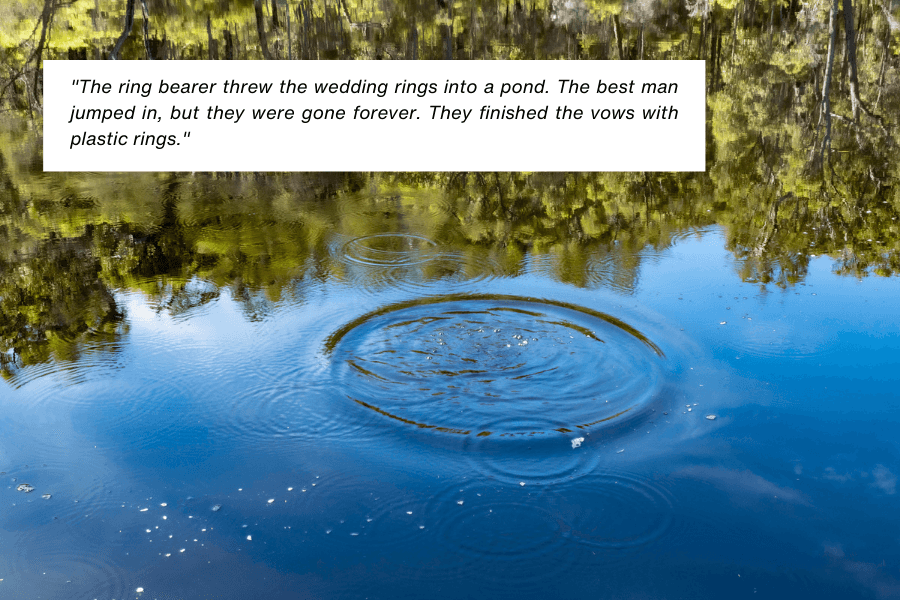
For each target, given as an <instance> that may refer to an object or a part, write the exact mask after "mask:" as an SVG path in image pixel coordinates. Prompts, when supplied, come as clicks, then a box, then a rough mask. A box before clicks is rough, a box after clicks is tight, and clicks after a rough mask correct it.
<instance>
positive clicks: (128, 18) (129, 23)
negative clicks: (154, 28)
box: [109, 0, 134, 60]
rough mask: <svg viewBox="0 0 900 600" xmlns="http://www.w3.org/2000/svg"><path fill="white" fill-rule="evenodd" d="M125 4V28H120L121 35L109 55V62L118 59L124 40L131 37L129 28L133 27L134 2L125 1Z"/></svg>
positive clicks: (131, 0)
mask: <svg viewBox="0 0 900 600" xmlns="http://www.w3.org/2000/svg"><path fill="white" fill-rule="evenodd" d="M127 2H128V4H127V5H126V6H125V26H124V27H123V28H122V35H120V36H119V39H118V41H117V42H116V45H115V47H114V48H113V51H112V53H111V54H110V55H109V59H110V60H118V59H119V52H121V50H122V46H124V45H125V40H127V39H128V36H129V35H131V28H132V27H133V26H134V0H127Z"/></svg>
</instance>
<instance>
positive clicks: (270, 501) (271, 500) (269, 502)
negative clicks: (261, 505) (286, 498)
mask: <svg viewBox="0 0 900 600" xmlns="http://www.w3.org/2000/svg"><path fill="white" fill-rule="evenodd" d="M273 502H275V498H269V501H268V503H267V504H272V503H273Z"/></svg>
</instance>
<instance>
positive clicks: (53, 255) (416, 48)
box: [0, 0, 900, 377]
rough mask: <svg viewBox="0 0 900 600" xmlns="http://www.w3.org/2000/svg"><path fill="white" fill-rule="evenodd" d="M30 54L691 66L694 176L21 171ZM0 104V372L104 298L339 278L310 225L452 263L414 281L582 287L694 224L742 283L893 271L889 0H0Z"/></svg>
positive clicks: (896, 107) (896, 24) (76, 326)
mask: <svg viewBox="0 0 900 600" xmlns="http://www.w3.org/2000/svg"><path fill="white" fill-rule="evenodd" d="M46 59H70V60H106V59H122V60H147V59H151V60H172V59H175V60H192V59H212V60H351V59H352V60H421V59H441V60H528V59H560V60H680V59H701V60H706V61H707V82H706V88H707V99H708V115H707V117H708V118H707V171H706V173H681V174H679V173H343V174H338V173H289V174H280V173H158V174H148V173H142V174H137V173H135V174H121V175H111V176H107V175H103V176H97V175H93V174H89V173H44V172H43V169H42V154H41V152H42V150H41V133H40V132H41V103H42V80H41V77H42V74H41V64H42V61H43V60H46ZM0 110H2V111H3V113H2V114H3V116H2V117H0V373H2V374H3V375H4V376H5V377H10V376H11V374H12V373H13V372H15V370H16V369H17V368H19V367H21V366H23V365H26V364H34V363H38V362H42V361H46V360H50V359H52V358H56V359H63V360H65V359H68V358H71V355H72V353H74V352H77V351H78V350H76V347H77V346H78V344H76V343H75V342H79V341H84V340H86V339H95V338H103V339H105V338H109V339H114V338H115V337H116V336H118V335H120V334H121V333H122V331H123V328H124V327H125V322H126V321H125V319H124V313H123V309H122V307H120V306H118V304H117V302H116V292H117V291H127V290H134V291H139V292H141V293H143V294H146V295H147V296H148V297H150V298H151V299H153V301H154V302H155V303H156V304H157V305H158V306H160V307H161V309H165V310H170V311H179V310H186V309H187V308H189V307H191V306H196V305H197V304H202V303H205V302H209V301H210V300H211V299H213V298H215V297H216V296H217V295H218V294H219V293H220V289H224V288H229V289H230V290H231V291H230V293H231V294H232V295H233V296H234V297H235V298H238V299H244V301H245V303H246V305H247V307H248V308H247V310H248V315H251V314H252V313H253V310H254V308H253V307H254V306H255V305H256V304H257V303H258V302H260V301H263V302H278V301H279V300H280V299H281V298H282V297H283V296H284V295H286V294H292V293H302V292H298V291H297V290H298V287H302V286H298V285H297V284H296V282H297V281H302V280H304V279H305V278H316V277H322V276H323V273H326V272H327V273H329V275H330V276H335V274H336V273H337V274H338V276H340V272H341V269H342V268H344V267H343V266H342V265H341V264H340V263H339V261H335V259H334V257H333V253H332V252H331V250H330V246H329V244H331V243H332V240H333V236H334V235H335V234H337V235H339V236H340V237H341V238H346V239H355V238H359V237H362V236H367V235H374V234H378V233H383V232H401V231H413V232H414V233H416V234H418V235H423V236H425V237H427V238H428V239H431V240H434V241H436V242H438V243H439V244H441V246H442V247H445V248H448V249H450V250H452V251H453V252H456V253H457V254H459V255H460V256H463V257H466V258H465V260H464V261H463V262H462V263H460V264H459V265H457V266H456V267H453V268H450V267H447V266H446V265H435V266H433V267H425V268H423V270H422V272H420V273H419V274H418V275H417V276H419V277H423V278H431V279H434V280H436V279H439V278H441V277H448V276H457V275H458V276H460V277H462V276H477V275H478V271H479V269H489V270H490V271H491V273H492V274H493V275H508V276H511V275H515V274H516V273H517V272H519V269H521V264H522V259H523V257H525V256H526V255H528V254H532V255H547V256H550V257H552V258H554V259H555V260H554V261H553V264H554V265H555V267H554V268H555V270H554V272H553V274H552V276H553V277H555V278H557V279H558V280H560V281H564V282H567V283H570V284H572V285H576V286H591V285H602V282H601V283H600V284H598V283H597V282H596V281H593V280H591V279H590V277H589V276H588V270H589V262H590V260H592V258H591V257H593V259H595V258H596V257H597V256H604V257H608V261H609V263H610V264H611V265H613V266H612V271H613V272H612V275H610V277H611V278H612V279H614V280H615V281H616V286H617V287H618V288H619V289H626V290H627V289H629V286H630V285H632V286H633V282H635V281H636V280H637V278H638V274H639V271H640V267H641V258H640V252H641V251H642V250H643V249H647V248H650V249H656V250H662V249H665V248H667V247H669V246H671V245H672V244H674V243H675V242H676V241H677V239H678V238H679V237H680V236H683V235H684V234H685V233H690V232H700V231H704V230H706V229H707V228H709V227H710V226H714V225H717V226H720V227H721V228H722V230H723V232H724V236H725V239H726V246H727V249H728V250H729V251H730V252H731V253H732V254H733V256H734V258H735V265H736V266H735V268H736V269H737V270H738V274H739V276H740V277H741V278H742V280H744V281H748V282H756V283H758V284H759V285H761V286H768V285H773V286H777V287H781V288H789V287H791V286H793V285H795V284H798V283H802V282H803V281H804V278H805V276H806V274H807V271H808V268H809V264H810V262H811V260H812V259H813V258H814V257H816V256H823V255H825V256H828V257H830V260H831V263H832V270H833V271H834V272H835V273H837V274H840V275H848V276H853V277H866V276H872V275H874V276H884V277H888V276H895V275H896V274H897V273H898V272H900V222H898V216H900V191H898V187H897V179H898V168H900V143H898V142H900V133H898V122H897V121H898V118H897V115H900V3H897V2H896V0H858V1H857V2H853V1H852V0H834V1H833V2H832V1H830V0H829V1H823V2H800V1H799V0H789V1H773V0H724V1H723V2H718V3H707V2H692V1H690V0H660V1H650V0H646V1H635V2H624V3H622V2H594V1H591V2H588V1H575V0H572V1H567V2H546V1H544V2H538V1H536V2H532V3H528V2H516V1H511V2H502V3H497V4H491V5H487V4H485V3H476V2H444V1H443V0H435V1H433V2H426V3H418V2H410V1H408V0H405V1H400V2H394V3H388V2H383V1H380V0H376V1H375V2H357V1H355V0H337V1H333V0H329V1H324V0H320V1H317V2H313V1H311V0H302V1H297V0H289V1H284V0H271V1H268V0H267V1H262V0H255V1H254V0H246V1H233V0H202V1H196V0H184V1H182V2H177V3H166V2H162V1H155V0H115V1H112V0H44V2H43V4H42V5H38V4H35V3H34V2H31V1H30V0H9V1H8V2H4V3H3V6H2V7H0ZM433 142H434V143H440V140H434V141H433ZM297 143H304V142H302V141H299V140H298V142H297ZM346 143H347V144H359V143H367V141H366V140H364V139H359V140H353V139H348V140H346ZM558 143H560V144H570V143H573V142H572V141H571V140H565V139H560V140H559V142H558ZM579 143H583V141H579ZM595 143H603V142H602V141H600V140H598V141H596V142H595ZM647 143H648V144H650V143H652V140H647ZM587 148H588V150H587V151H589V144H588V146H587ZM547 150H548V149H546V148H535V151H536V152H540V151H547ZM551 151H552V149H551ZM484 257H488V258H489V259H485V258H484ZM429 269H431V270H429ZM448 269H449V270H448ZM453 269H457V271H458V272H453ZM197 282H204V283H203V285H199V284H198V283H197ZM629 282H630V283H629ZM248 318H250V317H249V316H248Z"/></svg>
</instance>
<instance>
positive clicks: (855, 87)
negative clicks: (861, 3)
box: [835, 0, 861, 121]
mask: <svg viewBox="0 0 900 600" xmlns="http://www.w3.org/2000/svg"><path fill="white" fill-rule="evenodd" d="M843 3H844V34H845V39H846V44H847V62H848V63H849V66H850V105H851V107H852V110H853V120H854V121H859V109H860V104H861V102H860V99H859V74H858V68H857V65H856V28H855V27H854V26H853V5H852V4H851V0H843ZM836 4H837V1H835V5H836ZM835 28H837V24H835Z"/></svg>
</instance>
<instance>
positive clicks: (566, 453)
mask: <svg viewBox="0 0 900 600" xmlns="http://www.w3.org/2000/svg"><path fill="white" fill-rule="evenodd" d="M491 428H492V429H497V430H501V431H504V433H502V434H499V435H496V436H481V437H479V436H468V437H467V438H466V441H465V449H466V451H467V452H466V458H467V460H468V462H469V464H470V467H471V468H472V469H473V470H475V471H477V472H479V473H481V474H482V475H484V476H486V477H488V478H490V479H494V480H496V481H502V482H505V483H510V484H515V485H518V484H521V483H525V484H526V485H548V484H553V483H559V482H563V481H570V480H573V479H576V478H579V477H583V476H585V475H587V474H589V473H590V472H591V471H592V470H593V469H594V468H595V467H596V466H597V464H598V462H599V459H600V457H601V456H602V454H601V453H600V452H597V451H596V450H595V449H594V448H593V439H592V437H591V436H590V435H589V434H588V435H587V437H585V433H583V432H581V431H578V432H575V433H568V434H565V435H564V434H562V433H560V432H559V430H560V429H564V425H563V424H562V423H561V422H558V421H549V420H545V421H527V422H523V421H518V420H516V419H514V418H510V419H504V420H501V421H498V422H496V423H492V424H491ZM579 437H582V438H584V440H583V441H582V442H581V443H580V445H579V446H578V447H577V448H573V447H572V440H573V439H577V438H579Z"/></svg>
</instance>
